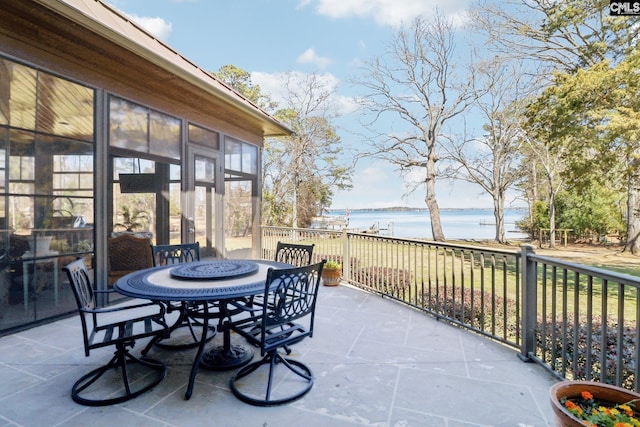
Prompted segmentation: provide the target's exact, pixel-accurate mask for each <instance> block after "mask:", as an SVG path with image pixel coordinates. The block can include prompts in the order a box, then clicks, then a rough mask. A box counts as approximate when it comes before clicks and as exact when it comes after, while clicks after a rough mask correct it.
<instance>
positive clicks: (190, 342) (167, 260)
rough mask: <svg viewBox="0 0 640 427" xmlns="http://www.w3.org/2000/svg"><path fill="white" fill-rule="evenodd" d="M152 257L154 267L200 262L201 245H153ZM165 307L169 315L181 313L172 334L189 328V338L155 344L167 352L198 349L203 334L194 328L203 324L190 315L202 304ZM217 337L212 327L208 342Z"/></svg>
mask: <svg viewBox="0 0 640 427" xmlns="http://www.w3.org/2000/svg"><path fill="white" fill-rule="evenodd" d="M151 255H152V257H153V266H154V267H156V266H162V265H173V264H183V263H188V262H195V261H200V243H199V242H195V243H181V244H172V245H151ZM165 305H166V307H167V314H169V313H172V312H176V311H177V312H178V313H179V314H178V318H177V319H176V321H175V322H174V323H173V324H172V325H171V326H170V327H169V330H170V334H173V331H175V330H176V329H178V328H188V330H189V337H188V338H187V341H186V342H185V341H184V340H182V341H181V342H171V337H169V338H167V339H162V340H156V342H155V344H156V345H157V346H158V347H161V348H165V349H167V350H184V349H187V348H193V347H197V346H198V344H199V342H200V337H201V335H202V333H201V332H197V333H196V331H195V330H194V327H196V326H201V325H202V323H201V322H200V321H199V320H196V319H192V318H191V317H190V316H189V313H194V312H198V307H199V306H200V304H197V303H193V302H192V303H188V302H186V301H182V302H180V303H175V302H174V303H172V302H166V303H165ZM174 335H175V334H174ZM215 335H216V329H215V326H214V327H211V328H210V332H208V333H207V338H206V339H207V341H209V340H210V339H212V338H213V337H214V336H215Z"/></svg>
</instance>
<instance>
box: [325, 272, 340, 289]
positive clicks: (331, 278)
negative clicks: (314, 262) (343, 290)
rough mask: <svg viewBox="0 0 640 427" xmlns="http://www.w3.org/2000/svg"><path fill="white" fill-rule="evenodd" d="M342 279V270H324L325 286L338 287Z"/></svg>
mask: <svg viewBox="0 0 640 427" xmlns="http://www.w3.org/2000/svg"><path fill="white" fill-rule="evenodd" d="M340 278H342V269H339V268H335V269H332V268H325V269H323V270H322V284H323V285H325V286H338V283H340Z"/></svg>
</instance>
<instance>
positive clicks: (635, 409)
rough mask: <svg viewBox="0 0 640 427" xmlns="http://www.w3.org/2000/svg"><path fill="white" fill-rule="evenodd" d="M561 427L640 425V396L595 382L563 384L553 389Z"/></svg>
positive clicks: (552, 400) (560, 383) (555, 411)
mask: <svg viewBox="0 0 640 427" xmlns="http://www.w3.org/2000/svg"><path fill="white" fill-rule="evenodd" d="M550 400H551V407H552V409H553V412H554V413H555V415H556V426H558V427H584V426H585V425H586V426H593V427H606V426H627V425H629V426H637V425H640V394H638V393H635V392H633V391H630V390H627V389H625V388H622V387H616V386H613V385H609V384H602V383H597V382H592V381H562V382H559V383H557V384H555V385H554V386H553V387H551V391H550Z"/></svg>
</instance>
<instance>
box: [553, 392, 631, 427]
mask: <svg viewBox="0 0 640 427" xmlns="http://www.w3.org/2000/svg"><path fill="white" fill-rule="evenodd" d="M583 391H588V392H589V393H591V394H592V395H593V397H594V399H596V400H600V401H606V402H611V403H613V404H619V403H626V402H629V401H631V400H634V399H640V394H638V393H634V392H633V391H631V390H627V389H626V388H622V387H616V386H613V385H609V384H602V383H597V382H592V381H562V382H559V383H557V384H555V385H554V386H553V387H551V390H550V392H549V398H550V401H551V408H552V409H553V412H554V413H555V415H556V426H557V427H584V424H583V422H582V421H580V420H578V419H577V418H575V417H574V416H573V415H572V414H571V413H570V412H569V411H567V410H566V409H565V408H564V406H562V404H561V403H560V399H562V398H563V397H568V398H571V397H579V396H580V393H582V392H583Z"/></svg>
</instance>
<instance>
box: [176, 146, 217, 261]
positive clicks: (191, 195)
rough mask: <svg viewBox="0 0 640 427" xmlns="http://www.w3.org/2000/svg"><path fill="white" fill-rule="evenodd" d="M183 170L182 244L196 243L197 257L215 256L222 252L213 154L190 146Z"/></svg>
mask: <svg viewBox="0 0 640 427" xmlns="http://www.w3.org/2000/svg"><path fill="white" fill-rule="evenodd" d="M188 158H189V168H188V171H187V191H186V197H187V203H186V205H187V210H186V212H187V215H186V224H185V225H186V227H184V229H185V231H186V236H185V239H184V240H185V241H187V242H199V243H200V256H201V257H202V258H206V257H216V256H220V255H221V249H222V239H223V236H222V232H221V230H222V219H221V218H218V216H219V215H218V213H219V212H222V209H221V206H220V205H221V203H222V197H221V194H222V191H221V190H222V189H221V188H219V187H220V185H221V184H220V183H221V182H222V179H221V178H220V177H221V172H222V171H221V169H220V156H219V154H218V152H217V151H215V150H209V149H206V148H199V147H193V146H190V147H189V148H188Z"/></svg>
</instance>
